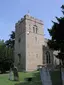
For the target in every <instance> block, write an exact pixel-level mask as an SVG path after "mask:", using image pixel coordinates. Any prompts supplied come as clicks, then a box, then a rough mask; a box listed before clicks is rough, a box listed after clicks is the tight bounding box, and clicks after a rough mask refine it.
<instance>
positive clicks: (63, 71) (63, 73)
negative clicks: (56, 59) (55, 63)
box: [61, 68, 64, 85]
mask: <svg viewBox="0 0 64 85" xmlns="http://www.w3.org/2000/svg"><path fill="white" fill-rule="evenodd" d="M61 71H62V83H63V85H64V68H62V69H61Z"/></svg>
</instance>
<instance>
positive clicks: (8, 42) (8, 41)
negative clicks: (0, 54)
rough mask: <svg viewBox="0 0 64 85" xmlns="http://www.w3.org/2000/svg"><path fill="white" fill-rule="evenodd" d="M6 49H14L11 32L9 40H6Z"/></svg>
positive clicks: (13, 33) (13, 35)
mask: <svg viewBox="0 0 64 85" xmlns="http://www.w3.org/2000/svg"><path fill="white" fill-rule="evenodd" d="M5 43H6V45H7V47H11V48H13V49H14V43H15V32H14V31H12V33H11V34H10V39H9V40H7V41H6V42H5Z"/></svg>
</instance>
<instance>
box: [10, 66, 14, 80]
mask: <svg viewBox="0 0 64 85" xmlns="http://www.w3.org/2000/svg"><path fill="white" fill-rule="evenodd" d="M9 80H13V71H12V68H10V72H9Z"/></svg>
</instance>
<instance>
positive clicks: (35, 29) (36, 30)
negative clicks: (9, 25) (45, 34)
mask: <svg viewBox="0 0 64 85" xmlns="http://www.w3.org/2000/svg"><path fill="white" fill-rule="evenodd" d="M33 33H38V28H37V26H36V25H34V26H33Z"/></svg>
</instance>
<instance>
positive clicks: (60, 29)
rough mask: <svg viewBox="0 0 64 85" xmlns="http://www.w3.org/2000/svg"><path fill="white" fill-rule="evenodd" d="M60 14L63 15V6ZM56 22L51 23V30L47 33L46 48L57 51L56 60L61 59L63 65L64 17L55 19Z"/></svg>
mask: <svg viewBox="0 0 64 85" xmlns="http://www.w3.org/2000/svg"><path fill="white" fill-rule="evenodd" d="M61 8H62V13H63V15H64V5H62V7H61ZM56 19H57V22H54V21H52V22H53V26H52V27H51V29H48V32H49V34H50V36H51V39H49V41H48V46H49V47H50V48H51V49H53V50H56V51H59V53H58V55H57V56H56V57H57V58H59V59H61V60H62V62H63V64H64V17H60V18H58V17H56Z"/></svg>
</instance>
